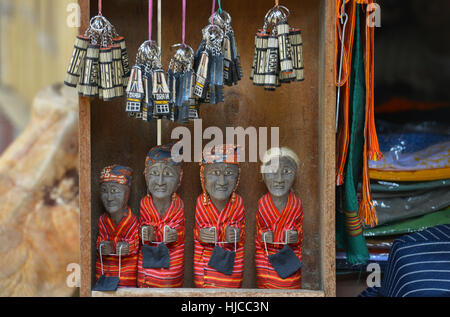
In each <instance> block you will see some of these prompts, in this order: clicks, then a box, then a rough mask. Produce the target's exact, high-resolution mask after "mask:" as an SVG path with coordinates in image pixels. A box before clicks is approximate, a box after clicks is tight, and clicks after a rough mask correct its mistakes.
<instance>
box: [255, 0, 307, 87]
mask: <svg viewBox="0 0 450 317" xmlns="http://www.w3.org/2000/svg"><path fill="white" fill-rule="evenodd" d="M289 14H290V12H289V9H288V8H286V7H285V6H281V5H279V4H278V1H275V6H274V7H273V8H272V9H270V10H269V11H268V12H267V13H266V16H265V17H264V26H263V28H262V29H259V30H258V32H257V33H256V35H255V51H254V54H253V62H252V71H251V75H250V79H251V80H253V84H254V85H256V86H264V88H265V89H266V90H275V88H276V87H279V86H280V85H281V84H282V83H290V82H291V81H303V80H304V74H303V42H302V35H301V30H300V29H299V28H291V27H289V24H288V21H287V18H288V17H289Z"/></svg>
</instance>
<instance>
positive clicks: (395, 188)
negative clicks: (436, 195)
mask: <svg viewBox="0 0 450 317" xmlns="http://www.w3.org/2000/svg"><path fill="white" fill-rule="evenodd" d="M449 186H450V179H441V180H437V181H428V182H391V181H372V182H371V184H370V189H371V191H372V192H409V191H416V190H425V189H435V188H440V187H449ZM358 187H359V188H360V189H361V187H362V185H361V184H359V186H358Z"/></svg>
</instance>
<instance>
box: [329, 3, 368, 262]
mask: <svg viewBox="0 0 450 317" xmlns="http://www.w3.org/2000/svg"><path fill="white" fill-rule="evenodd" d="M360 12H361V5H358V6H357V9H356V13H357V14H356V20H355V39H354V42H353V57H352V68H351V78H350V105H349V120H350V135H349V147H348V152H347V161H346V166H345V170H344V173H345V177H344V185H343V186H344V201H343V208H344V210H345V211H353V212H358V209H359V203H358V198H357V188H358V182H359V179H360V176H361V171H362V163H363V159H362V158H363V157H362V155H363V150H364V124H365V101H366V100H365V82H364V80H365V76H364V56H363V47H362V42H361V27H360V24H361V22H360ZM342 217H345V216H344V215H342V214H338V215H337V217H336V218H337V221H336V226H337V227H338V226H341V227H340V228H338V229H337V232H336V234H337V237H338V238H339V235H342V232H343V229H342V225H344V226H345V221H342V220H343V219H339V218H342ZM344 220H345V219H344ZM347 229H348V228H347ZM341 240H342V241H343V246H344V248H345V249H346V253H347V261H348V262H349V263H352V264H361V263H366V262H367V260H369V251H368V249H367V246H366V240H365V238H364V236H363V235H362V234H359V235H356V236H351V235H350V234H349V233H348V232H347V233H346V235H345V237H342V238H341Z"/></svg>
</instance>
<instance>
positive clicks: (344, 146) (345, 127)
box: [335, 0, 356, 185]
mask: <svg viewBox="0 0 450 317" xmlns="http://www.w3.org/2000/svg"><path fill="white" fill-rule="evenodd" d="M347 2H349V5H347V6H346V8H348V7H350V9H349V10H348V11H347V9H346V12H348V21H347V28H346V34H345V42H344V45H342V48H341V49H344V56H346V57H345V58H346V61H345V64H346V65H347V66H346V67H347V70H346V76H345V78H346V79H345V81H344V82H342V80H341V83H342V90H343V91H342V115H341V116H340V117H341V118H342V122H343V124H342V125H341V126H340V127H339V129H338V136H337V153H336V157H337V163H336V165H337V166H336V184H337V185H342V184H343V183H344V168H345V162H346V158H347V150H348V143H349V122H348V119H349V118H348V117H349V102H350V81H349V80H348V78H349V75H350V69H349V67H350V65H351V62H352V51H353V39H354V34H355V16H356V2H354V1H350V0H346V3H347ZM336 6H337V9H336V10H337V15H336V28H335V32H338V30H339V28H340V25H339V24H340V23H339V19H338V14H339V16H340V14H341V12H340V8H341V6H342V0H338V1H337V2H336ZM336 36H339V34H338V33H337V34H336ZM337 42H338V41H336V45H337ZM337 54H338V49H337V47H336V49H335V72H336V71H337V67H336V65H337ZM345 64H344V65H345ZM344 65H343V66H344Z"/></svg>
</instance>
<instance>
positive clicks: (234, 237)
mask: <svg viewBox="0 0 450 317" xmlns="http://www.w3.org/2000/svg"><path fill="white" fill-rule="evenodd" d="M225 233H226V239H225V240H226V241H227V242H228V243H234V242H239V241H240V240H241V235H240V231H239V229H238V228H235V227H229V226H227V228H226V229H225Z"/></svg>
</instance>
